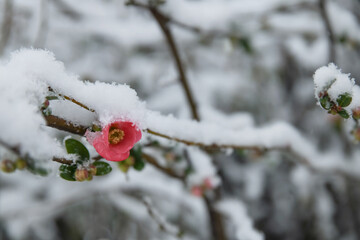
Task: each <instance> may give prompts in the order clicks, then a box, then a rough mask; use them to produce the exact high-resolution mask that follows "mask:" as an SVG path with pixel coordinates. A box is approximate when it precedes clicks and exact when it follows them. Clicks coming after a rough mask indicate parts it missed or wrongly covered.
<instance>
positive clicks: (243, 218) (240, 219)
mask: <svg viewBox="0 0 360 240" xmlns="http://www.w3.org/2000/svg"><path fill="white" fill-rule="evenodd" d="M216 207H217V209H218V211H220V212H222V213H223V214H224V215H226V216H227V217H228V218H229V219H230V221H231V222H232V223H233V224H234V225H235V228H236V234H235V236H236V239H238V240H261V239H264V235H263V234H262V233H260V232H259V231H257V230H256V229H255V228H254V226H253V222H252V220H251V219H250V218H249V216H248V214H247V210H246V207H245V206H244V204H243V203H242V202H240V201H238V200H234V199H225V200H222V201H221V202H218V203H217V204H216Z"/></svg>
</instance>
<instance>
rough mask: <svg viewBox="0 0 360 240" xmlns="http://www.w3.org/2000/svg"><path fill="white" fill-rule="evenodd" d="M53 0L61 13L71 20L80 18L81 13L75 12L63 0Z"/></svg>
mask: <svg viewBox="0 0 360 240" xmlns="http://www.w3.org/2000/svg"><path fill="white" fill-rule="evenodd" d="M53 2H54V3H55V4H56V5H57V7H58V8H59V9H60V11H61V12H62V13H64V14H65V15H67V16H68V17H69V18H71V19H73V20H80V19H81V18H82V15H81V14H80V13H79V12H77V11H76V10H75V9H73V8H71V6H69V5H68V4H67V3H66V2H64V0H53Z"/></svg>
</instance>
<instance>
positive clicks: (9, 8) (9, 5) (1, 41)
mask: <svg viewBox="0 0 360 240" xmlns="http://www.w3.org/2000/svg"><path fill="white" fill-rule="evenodd" d="M13 8H14V7H13V0H5V3H4V18H3V22H2V26H1V36H0V56H1V55H2V54H3V53H4V50H5V47H6V45H7V43H8V41H9V38H10V33H11V26H12V22H13V19H12V18H13Z"/></svg>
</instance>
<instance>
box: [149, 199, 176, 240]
mask: <svg viewBox="0 0 360 240" xmlns="http://www.w3.org/2000/svg"><path fill="white" fill-rule="evenodd" d="M142 202H143V203H144V205H145V207H146V209H147V211H148V213H149V215H150V217H151V218H152V219H153V220H154V221H155V222H156V224H157V225H158V226H159V229H160V230H161V231H163V232H165V233H167V234H170V235H172V236H174V237H175V238H177V239H181V238H182V231H181V230H179V229H178V228H177V227H175V226H173V225H172V224H170V223H168V222H167V221H166V219H165V217H164V216H162V215H160V213H159V212H158V211H157V210H156V209H155V208H154V206H153V205H152V202H151V200H150V199H149V198H148V197H144V198H143V199H142Z"/></svg>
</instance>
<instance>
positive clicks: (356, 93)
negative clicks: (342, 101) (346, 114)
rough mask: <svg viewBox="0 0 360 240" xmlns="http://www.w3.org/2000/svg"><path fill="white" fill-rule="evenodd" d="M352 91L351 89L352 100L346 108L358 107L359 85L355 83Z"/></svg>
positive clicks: (359, 104) (359, 105)
mask: <svg viewBox="0 0 360 240" xmlns="http://www.w3.org/2000/svg"><path fill="white" fill-rule="evenodd" d="M352 91H353V95H352V101H351V103H350V105H349V106H348V107H347V109H352V110H353V109H354V110H355V109H357V108H359V107H360V87H359V86H358V85H355V86H354V87H353V89H352Z"/></svg>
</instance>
